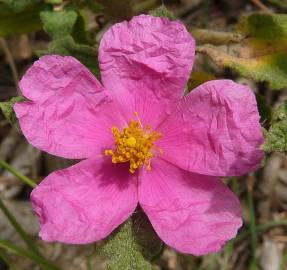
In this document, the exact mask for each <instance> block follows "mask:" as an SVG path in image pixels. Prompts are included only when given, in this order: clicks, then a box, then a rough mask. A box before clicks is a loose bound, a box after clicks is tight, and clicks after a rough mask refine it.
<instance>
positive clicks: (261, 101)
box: [256, 94, 272, 127]
mask: <svg viewBox="0 0 287 270" xmlns="http://www.w3.org/2000/svg"><path fill="white" fill-rule="evenodd" d="M256 101H257V107H258V111H259V115H260V122H261V125H263V126H265V127H267V126H268V125H269V124H270V122H271V113H272V110H271V107H270V106H269V105H268V104H267V103H266V100H265V97H264V96H262V95H259V94H256Z"/></svg>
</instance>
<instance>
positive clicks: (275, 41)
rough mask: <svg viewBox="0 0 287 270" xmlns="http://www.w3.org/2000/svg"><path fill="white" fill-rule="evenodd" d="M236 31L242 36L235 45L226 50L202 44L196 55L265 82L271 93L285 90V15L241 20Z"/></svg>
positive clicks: (286, 69)
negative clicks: (203, 56)
mask: <svg viewBox="0 0 287 270" xmlns="http://www.w3.org/2000/svg"><path fill="white" fill-rule="evenodd" d="M236 30H237V33H239V34H241V36H245V38H243V39H241V40H239V41H238V43H237V44H231V45H229V46H225V47H224V46H221V47H216V46H212V45H208V44H205V45H202V46H198V47H197V51H198V52H202V53H205V54H207V55H208V56H209V57H211V58H212V60H213V61H214V62H215V63H216V64H217V65H219V66H224V67H229V68H231V69H233V70H235V71H237V72H238V73H239V74H241V75H242V76H244V77H247V78H252V79H254V80H255V81H258V82H268V83H269V85H270V87H271V88H272V89H274V90H280V89H282V88H285V87H287V15H283V14H274V15H273V14H261V13H254V14H251V15H249V16H243V17H242V18H241V20H240V22H239V24H238V25H237V27H236Z"/></svg>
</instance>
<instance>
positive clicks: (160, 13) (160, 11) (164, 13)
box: [150, 5, 177, 20]
mask: <svg viewBox="0 0 287 270" xmlns="http://www.w3.org/2000/svg"><path fill="white" fill-rule="evenodd" d="M150 15H152V16H155V17H166V18H168V19H170V20H176V19H177V17H176V16H175V15H174V14H173V13H172V12H171V11H169V10H168V9H167V8H166V7H165V6H164V5H162V6H160V7H158V8H156V9H154V10H152V11H151V12H150Z"/></svg>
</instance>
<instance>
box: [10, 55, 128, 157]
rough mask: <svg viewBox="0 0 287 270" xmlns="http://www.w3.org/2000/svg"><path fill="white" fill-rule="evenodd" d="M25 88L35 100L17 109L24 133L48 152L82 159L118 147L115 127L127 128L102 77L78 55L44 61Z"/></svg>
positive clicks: (29, 73) (25, 78) (24, 81)
mask: <svg viewBox="0 0 287 270" xmlns="http://www.w3.org/2000/svg"><path fill="white" fill-rule="evenodd" d="M20 88H21V90H22V93H23V95H25V96H26V97H27V98H28V99H30V100H31V101H28V102H21V103H17V104H16V105H15V107H14V109H15V111H16V115H17V117H18V119H19V122H20V126H21V130H22V132H23V133H24V135H25V137H26V138H27V140H28V141H29V142H30V143H31V144H32V145H34V146H35V147H37V148H39V149H41V150H44V151H46V152H48V153H51V154H54V155H58V156H62V157H66V158H77V159H80V158H86V157H89V156H92V155H95V154H97V153H99V152H102V151H103V149H104V148H105V147H110V146H111V145H112V143H113V136H112V133H111V127H112V126H113V125H118V126H124V125H126V121H125V120H124V119H123V118H122V117H121V114H120V113H119V112H118V110H117V106H116V105H115V104H113V103H112V102H111V99H110V98H109V97H108V95H107V92H106V91H104V89H103V87H102V86H101V85H100V83H99V82H98V81H97V79H96V78H95V77H94V76H93V75H92V74H91V73H90V72H89V71H88V69H87V68H85V67H84V66H83V65H82V64H81V63H80V62H78V61H77V60H76V59H75V58H73V57H69V56H67V57H62V56H55V55H53V56H43V57H41V58H40V59H39V60H38V61H36V62H35V63H34V64H33V66H32V67H31V68H30V69H29V70H28V71H27V73H26V74H25V75H24V76H23V78H22V80H21V82H20Z"/></svg>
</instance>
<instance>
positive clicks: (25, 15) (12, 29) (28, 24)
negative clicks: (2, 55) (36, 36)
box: [0, 1, 44, 37]
mask: <svg viewBox="0 0 287 270" xmlns="http://www.w3.org/2000/svg"><path fill="white" fill-rule="evenodd" d="M18 2H21V1H18ZM43 7H44V6H43V5H33V6H29V7H27V8H26V9H25V10H22V8H21V9H20V8H19V10H21V11H20V12H15V11H13V10H11V9H9V8H8V7H7V6H6V5H4V4H0V36H1V37H5V36H10V35H19V34H24V33H30V32H33V31H37V30H40V29H41V28H42V23H41V20H40V16H39V12H40V10H41V9H42V8H43Z"/></svg>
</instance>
